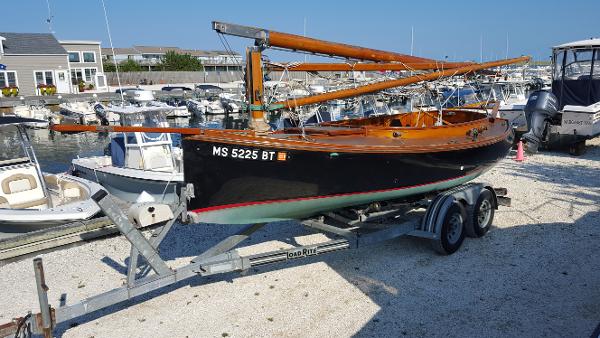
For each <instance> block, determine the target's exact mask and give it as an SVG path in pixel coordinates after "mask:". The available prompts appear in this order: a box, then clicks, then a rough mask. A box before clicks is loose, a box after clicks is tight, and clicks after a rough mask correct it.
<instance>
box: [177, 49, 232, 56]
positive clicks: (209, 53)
mask: <svg viewBox="0 0 600 338" xmlns="http://www.w3.org/2000/svg"><path fill="white" fill-rule="evenodd" d="M181 52H182V53H187V54H190V55H192V56H220V55H231V53H230V52H227V51H223V50H198V49H182V50H181ZM234 55H239V54H238V53H234Z"/></svg>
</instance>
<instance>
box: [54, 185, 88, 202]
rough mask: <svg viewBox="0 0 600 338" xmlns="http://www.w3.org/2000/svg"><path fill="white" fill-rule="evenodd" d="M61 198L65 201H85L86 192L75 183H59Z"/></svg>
mask: <svg viewBox="0 0 600 338" xmlns="http://www.w3.org/2000/svg"><path fill="white" fill-rule="evenodd" d="M60 191H61V197H62V198H67V199H85V198H87V192H86V191H85V189H83V188H82V187H81V186H80V185H79V184H77V183H75V182H65V181H63V182H60Z"/></svg>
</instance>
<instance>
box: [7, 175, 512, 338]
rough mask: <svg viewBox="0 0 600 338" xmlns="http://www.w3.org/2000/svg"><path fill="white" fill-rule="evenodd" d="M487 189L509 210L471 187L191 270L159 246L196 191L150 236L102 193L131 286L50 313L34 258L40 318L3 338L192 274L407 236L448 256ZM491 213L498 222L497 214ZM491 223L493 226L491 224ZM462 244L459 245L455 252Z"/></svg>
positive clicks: (343, 220) (17, 322) (230, 241)
mask: <svg viewBox="0 0 600 338" xmlns="http://www.w3.org/2000/svg"><path fill="white" fill-rule="evenodd" d="M483 191H489V192H490V193H491V195H492V196H493V201H492V202H493V207H494V208H497V206H498V205H499V204H500V205H510V199H508V198H507V197H505V195H506V190H505V189H493V188H492V187H491V186H489V185H485V184H482V183H469V184H465V185H462V186H459V187H456V188H454V189H450V190H447V191H444V192H442V193H440V194H438V195H435V196H432V198H423V199H421V200H418V201H415V202H412V203H393V202H381V203H373V204H371V205H369V206H367V207H364V208H362V209H361V208H356V209H345V210H339V211H336V212H330V213H327V214H325V215H321V216H318V217H316V218H312V219H307V220H304V221H302V222H301V224H303V225H304V226H306V227H308V228H310V229H314V230H317V231H319V232H324V233H328V234H330V235H333V237H336V238H335V239H330V240H328V241H325V242H322V243H319V244H314V245H305V246H295V247H293V248H289V249H280V250H274V251H268V252H263V253H259V254H254V255H249V256H240V255H239V254H238V253H237V252H236V251H235V250H234V248H235V247H236V246H237V245H238V244H240V243H241V242H243V241H244V240H245V239H247V238H248V237H250V235H252V234H253V233H254V232H256V231H257V230H259V229H261V228H262V227H263V226H264V225H265V224H253V225H249V226H246V227H245V228H243V229H242V230H241V231H239V232H238V233H236V234H234V235H232V236H229V237H227V238H226V239H224V240H222V241H221V242H219V243H218V244H216V245H215V246H213V247H211V248H209V249H208V250H206V251H204V252H203V253H202V254H200V255H198V256H197V257H195V258H193V259H192V260H191V262H190V263H189V264H188V265H185V266H183V267H180V268H177V269H172V268H170V267H169V266H168V265H167V263H166V262H165V261H164V260H163V259H162V258H161V257H160V253H159V251H158V247H159V245H160V243H161V242H162V241H163V240H164V238H165V237H166V235H167V233H168V232H169V230H170V229H171V228H172V226H173V224H174V223H175V221H176V220H177V218H178V217H179V216H181V219H182V221H187V218H188V215H187V212H186V210H187V201H188V199H189V198H191V197H193V194H194V192H193V186H191V185H188V186H187V187H185V188H183V189H182V194H181V197H180V203H179V205H178V206H177V208H176V210H175V212H174V215H175V217H174V218H173V219H171V220H170V221H168V222H166V223H165V224H164V225H163V226H161V227H159V228H157V229H156V230H155V231H154V232H153V233H152V234H151V236H150V237H149V238H147V237H146V236H144V234H143V233H142V232H141V231H140V230H138V229H137V228H136V227H135V226H134V225H133V224H132V223H131V222H130V221H129V220H128V218H127V216H126V215H125V214H124V213H123V211H122V210H121V209H120V208H119V207H118V206H117V205H116V204H115V203H114V201H113V200H112V199H111V198H110V196H108V195H107V193H106V192H105V191H100V192H98V193H97V194H95V195H94V196H92V198H93V199H94V200H95V201H96V203H97V204H98V205H99V206H100V208H101V209H102V211H103V212H104V213H105V214H106V215H107V216H108V217H109V218H110V219H111V220H112V221H113V222H114V224H115V225H116V227H117V228H118V229H119V231H120V232H121V233H122V234H123V235H124V236H125V238H127V240H128V241H129V242H130V243H131V246H132V247H131V256H130V264H129V266H128V270H127V284H126V285H125V286H122V287H120V288H116V289H113V290H111V291H108V292H105V293H102V294H98V295H96V296H92V297H90V298H87V299H85V300H83V301H81V302H79V303H76V304H73V305H68V306H63V307H59V308H52V307H51V306H50V305H49V303H48V295H47V292H48V290H49V289H48V286H47V285H46V283H45V280H44V267H43V263H42V259H41V258H35V259H34V261H33V265H34V270H35V279H36V286H37V292H38V297H39V303H40V313H37V314H32V313H31V312H30V313H29V314H27V315H26V316H25V317H22V318H15V319H13V321H12V322H10V323H7V324H4V325H0V337H7V336H11V337H30V336H31V335H32V334H41V335H43V336H44V337H51V336H52V330H53V329H54V328H55V327H56V325H57V324H59V323H64V322H66V321H69V320H72V319H75V318H77V317H81V316H83V315H86V314H90V313H92V312H95V311H97V310H100V309H103V308H106V307H108V306H111V305H115V304H118V303H121V302H124V301H127V300H131V299H133V298H135V297H137V296H140V295H144V294H147V293H148V292H151V291H154V290H158V289H161V288H164V287H166V286H169V285H172V284H174V283H177V282H180V281H183V280H186V279H188V278H191V277H194V276H198V275H199V276H209V275H215V274H221V273H228V272H233V271H240V272H243V271H247V270H248V269H250V268H253V267H257V266H261V265H266V264H271V263H277V262H284V261H288V260H292V259H299V258H305V257H310V256H315V255H321V254H325V253H329V252H333V251H338V250H343V249H350V248H358V247H362V246H365V245H370V244H374V243H377V242H381V241H385V240H389V239H393V238H397V237H400V236H405V235H408V236H414V237H421V238H427V239H430V240H431V241H432V243H433V244H434V245H433V246H434V248H435V249H436V250H437V251H439V252H441V253H443V254H449V253H452V252H453V251H455V250H456V249H458V247H456V248H453V247H450V250H448V248H449V247H448V245H444V241H447V240H448V238H450V239H451V237H450V235H448V233H449V232H448V229H450V228H449V227H450V226H452V224H453V223H452V222H448V220H449V219H450V220H452V219H453V217H454V216H462V217H463V219H462V223H461V224H459V225H461V228H460V229H459V230H461V235H462V236H463V237H462V238H464V233H463V232H462V231H464V230H467V229H468V228H469V227H472V225H469V224H468V223H469V222H468V219H472V217H467V219H464V218H465V217H464V216H466V215H467V214H465V212H466V211H465V210H467V211H468V210H470V209H473V206H474V205H475V204H476V203H477V201H478V198H479V196H480V195H482V192H483ZM488 195H489V194H488ZM456 203H462V204H464V206H465V210H461V209H460V208H459V211H460V212H459V213H456V214H451V213H452V210H454V209H453V207H452V206H453V205H456ZM462 204H461V205H462ZM472 212H473V210H471V211H469V215H472ZM491 215H492V218H493V213H492V214H491ZM451 216H452V217H451ZM489 221H490V224H491V219H490V220H489ZM462 225H464V226H462ZM461 243H462V239H461V240H460V243H458V246H460V244H461ZM140 256H141V257H142V259H143V262H142V264H139V263H140V259H139V257H140ZM138 265H139V266H138ZM150 270H152V271H154V274H151V275H149V273H150Z"/></svg>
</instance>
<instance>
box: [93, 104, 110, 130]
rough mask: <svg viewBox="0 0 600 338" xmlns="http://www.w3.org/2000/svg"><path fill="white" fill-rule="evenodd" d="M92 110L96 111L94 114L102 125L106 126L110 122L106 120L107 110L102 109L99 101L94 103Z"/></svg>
mask: <svg viewBox="0 0 600 338" xmlns="http://www.w3.org/2000/svg"><path fill="white" fill-rule="evenodd" d="M94 111H95V112H96V116H97V117H98V119H100V124H101V125H103V126H108V125H109V124H110V123H109V122H108V112H107V111H106V109H104V106H103V105H102V104H100V103H97V104H96V105H94Z"/></svg>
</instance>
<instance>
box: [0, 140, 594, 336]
mask: <svg viewBox="0 0 600 338" xmlns="http://www.w3.org/2000/svg"><path fill="white" fill-rule="evenodd" d="M599 173H600V139H596V140H594V141H592V142H590V143H589V147H588V152H587V153H586V154H585V155H584V156H581V157H572V156H569V155H567V154H564V153H547V154H540V155H536V156H534V157H529V158H527V160H526V162H524V163H517V162H514V161H513V160H512V159H510V158H508V159H506V160H504V161H503V162H501V163H500V164H499V165H498V166H497V167H496V168H494V169H493V170H491V171H490V172H488V173H487V174H486V175H485V176H484V177H482V180H486V181H489V182H491V183H493V184H494V185H496V186H502V187H506V188H508V190H509V196H510V197H512V201H513V206H512V207H510V208H506V207H501V209H500V210H498V211H497V213H496V218H495V224H494V228H493V229H492V230H491V231H490V232H489V233H488V235H486V236H485V237H483V238H481V239H467V240H466V241H465V243H464V244H463V247H462V248H461V250H459V251H458V252H457V253H455V254H454V255H451V256H439V255H436V254H435V253H433V251H432V250H431V249H430V246H429V243H428V242H427V241H425V240H418V239H409V238H402V239H398V240H393V241H388V242H385V243H382V244H381V245H377V246H373V247H368V248H363V249H358V250H353V251H341V252H338V253H333V254H329V255H324V256H317V257H312V258H310V259H308V260H299V261H294V262H291V263H288V264H280V265H274V266H270V267H265V268H260V269H255V270H253V271H250V272H249V273H247V274H245V275H240V274H235V273H232V274H227V275H223V276H216V277H211V278H205V279H201V278H196V279H191V280H189V281H188V282H187V283H180V284H178V285H176V286H175V287H172V288H169V289H168V290H166V291H164V292H161V293H154V294H153V295H152V296H153V297H143V298H140V299H139V300H138V301H136V302H135V303H127V305H132V306H129V307H126V306H123V305H121V306H113V307H110V308H108V309H106V310H103V311H101V312H99V313H98V314H96V315H94V316H87V317H84V318H80V319H79V320H78V321H77V322H75V321H73V322H71V323H68V324H66V325H61V326H59V327H58V328H57V330H56V331H55V333H56V334H57V335H58V336H64V337H97V338H98V337H150V336H154V337H167V336H168V337H225V336H231V337H248V336H253V337H254V336H284V337H299V336H321V337H322V336H410V337H422V336H427V337H430V336H443V337H458V336H460V337H465V336H468V337H474V336H476V337H496V336H536V337H538V336H558V337H587V336H589V335H590V334H591V333H592V331H593V330H594V328H595V327H596V326H597V325H598V322H599V321H600V259H598V253H599V252H600V250H599V249H600V203H599V202H600V181H599V178H600V175H599ZM237 229H239V227H237V226H220V225H181V226H177V227H175V229H174V231H172V233H171V234H170V235H169V237H168V238H167V239H166V240H165V242H164V244H163V245H162V247H161V250H162V254H163V256H164V257H166V258H167V259H168V260H170V263H171V264H172V265H173V266H178V265H183V264H186V263H187V262H188V261H189V258H190V257H194V256H195V255H197V254H198V253H199V252H200V250H202V249H205V248H208V247H209V246H211V245H214V244H215V243H217V242H218V241H219V240H221V239H223V238H224V237H225V236H226V235H228V234H230V233H233V232H235V231H236V230H237ZM322 238H323V237H322V235H318V234H317V235H315V234H312V233H310V232H308V231H306V230H304V229H303V228H301V227H299V226H297V225H296V224H294V223H292V222H286V223H276V224H270V225H268V226H267V227H266V228H265V229H264V230H261V232H259V233H256V234H255V235H254V236H253V238H252V240H251V243H250V244H251V245H250V246H249V247H245V248H242V249H241V250H240V251H241V253H250V252H256V251H258V250H262V249H265V248H270V249H274V248H281V247H286V246H289V245H290V243H294V242H298V243H303V244H304V243H308V242H314V241H318V240H320V239H322ZM128 253H129V246H128V244H127V242H126V241H125V240H124V239H123V238H120V237H116V238H109V239H105V240H101V241H96V242H92V243H87V244H84V245H81V246H78V247H72V248H68V249H65V250H61V251H55V252H51V253H46V254H43V255H42V256H43V258H44V263H45V268H46V281H47V283H48V285H49V287H50V291H49V298H50V302H51V303H52V304H53V305H55V306H58V305H59V304H60V302H61V301H60V299H61V295H62V294H63V293H66V299H65V297H62V298H63V299H64V300H63V302H66V303H67V304H73V303H75V302H77V301H79V300H81V299H83V298H85V297H87V296H91V295H94V294H97V293H99V292H102V291H108V290H109V289H112V288H114V287H116V286H120V285H121V284H122V283H123V281H124V279H125V278H124V277H125V270H126V265H125V264H126V260H125V259H126V257H127V255H128ZM0 274H1V275H2V278H1V279H0V290H2V297H1V298H0V323H1V322H6V321H8V320H10V318H12V317H15V316H20V315H24V314H25V313H26V311H27V310H29V309H34V310H36V311H37V309H36V307H37V298H36V297H37V296H36V293H35V286H34V277H33V269H32V263H31V259H25V260H22V261H18V262H13V263H9V264H6V265H4V266H1V267H0Z"/></svg>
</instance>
